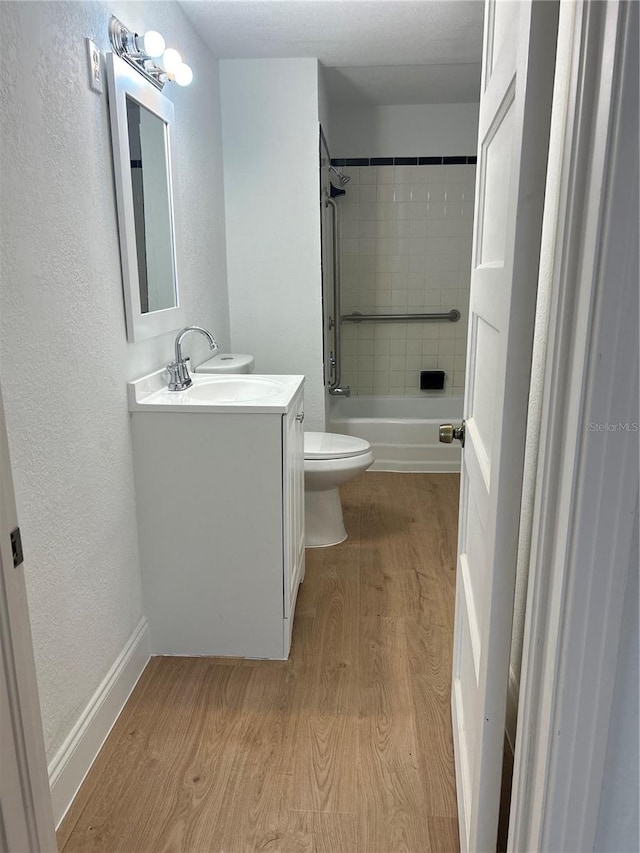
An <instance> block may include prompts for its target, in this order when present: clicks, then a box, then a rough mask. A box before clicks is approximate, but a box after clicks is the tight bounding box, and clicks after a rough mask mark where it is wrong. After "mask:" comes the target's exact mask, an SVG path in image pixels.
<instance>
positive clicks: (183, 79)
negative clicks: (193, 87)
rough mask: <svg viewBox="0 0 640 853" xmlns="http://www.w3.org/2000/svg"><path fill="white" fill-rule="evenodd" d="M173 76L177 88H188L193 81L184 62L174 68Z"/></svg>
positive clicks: (190, 71)
mask: <svg viewBox="0 0 640 853" xmlns="http://www.w3.org/2000/svg"><path fill="white" fill-rule="evenodd" d="M173 76H174V78H175V81H176V83H177V84H178V86H188V85H189V83H191V81H192V80H193V71H192V70H191V68H190V67H189V66H188V65H187V63H186V62H183V63H182V64H181V65H179V66H178V67H177V68H176V70H175V71H174V73H173Z"/></svg>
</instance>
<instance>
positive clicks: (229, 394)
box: [128, 370, 304, 414]
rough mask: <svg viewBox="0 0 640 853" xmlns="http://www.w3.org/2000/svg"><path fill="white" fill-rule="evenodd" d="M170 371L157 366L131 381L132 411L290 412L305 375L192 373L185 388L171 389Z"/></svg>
mask: <svg viewBox="0 0 640 853" xmlns="http://www.w3.org/2000/svg"><path fill="white" fill-rule="evenodd" d="M167 379H168V377H167V372H166V371H165V370H156V371H155V372H154V373H150V374H149V375H148V376H143V377H142V378H140V379H136V380H135V381H134V382H129V383H128V394H129V409H130V411H132V412H135V411H138V412H141V411H147V412H148V411H156V412H196V413H197V412H202V413H204V412H207V413H212V414H214V413H225V412H227V413H229V412H244V413H246V414H250V413H259V412H288V411H289V406H290V404H291V401H292V400H293V398H294V396H295V393H296V391H297V390H298V388H299V387H300V385H301V384H302V383H303V381H304V377H303V376H286V375H278V376H265V375H260V376H256V375H255V374H238V375H234V376H230V375H229V374H227V375H222V376H212V375H211V374H198V373H195V374H192V375H191V380H192V383H193V384H192V385H190V386H189V387H188V388H185V390H184V391H169V389H168V388H167Z"/></svg>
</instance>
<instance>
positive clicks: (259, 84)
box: [220, 59, 325, 430]
mask: <svg viewBox="0 0 640 853" xmlns="http://www.w3.org/2000/svg"><path fill="white" fill-rule="evenodd" d="M220 86H221V103H222V126H223V152H224V185H225V204H226V223H227V263H228V276H229V308H230V314H231V336H232V347H233V349H234V350H235V351H239V352H250V353H253V354H254V355H255V358H256V372H258V373H303V374H304V375H305V427H306V428H307V429H321V430H322V429H324V422H325V421H324V387H323V382H322V290H321V269H320V202H319V177H318V63H317V61H316V60H315V59H264V60H262V59H249V60H222V61H221V62H220Z"/></svg>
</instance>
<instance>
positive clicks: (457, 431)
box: [438, 421, 464, 447]
mask: <svg viewBox="0 0 640 853" xmlns="http://www.w3.org/2000/svg"><path fill="white" fill-rule="evenodd" d="M438 438H439V439H440V441H441V442H442V444H451V442H452V441H453V440H454V438H455V439H456V440H457V441H459V442H460V444H461V445H462V446H463V447H464V421H462V423H461V424H460V426H457V427H455V426H454V425H453V424H440V429H439V430H438Z"/></svg>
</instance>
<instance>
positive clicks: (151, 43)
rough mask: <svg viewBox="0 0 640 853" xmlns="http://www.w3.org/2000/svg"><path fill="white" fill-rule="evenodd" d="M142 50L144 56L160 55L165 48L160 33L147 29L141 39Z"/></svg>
mask: <svg viewBox="0 0 640 853" xmlns="http://www.w3.org/2000/svg"><path fill="white" fill-rule="evenodd" d="M141 42H142V45H141V47H142V52H143V53H144V55H145V56H162V54H163V53H164V49H165V41H164V38H163V37H162V35H161V34H160V33H158V32H156V31H155V30H149V32H147V33H145V34H144V35H143V36H142V39H141Z"/></svg>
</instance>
